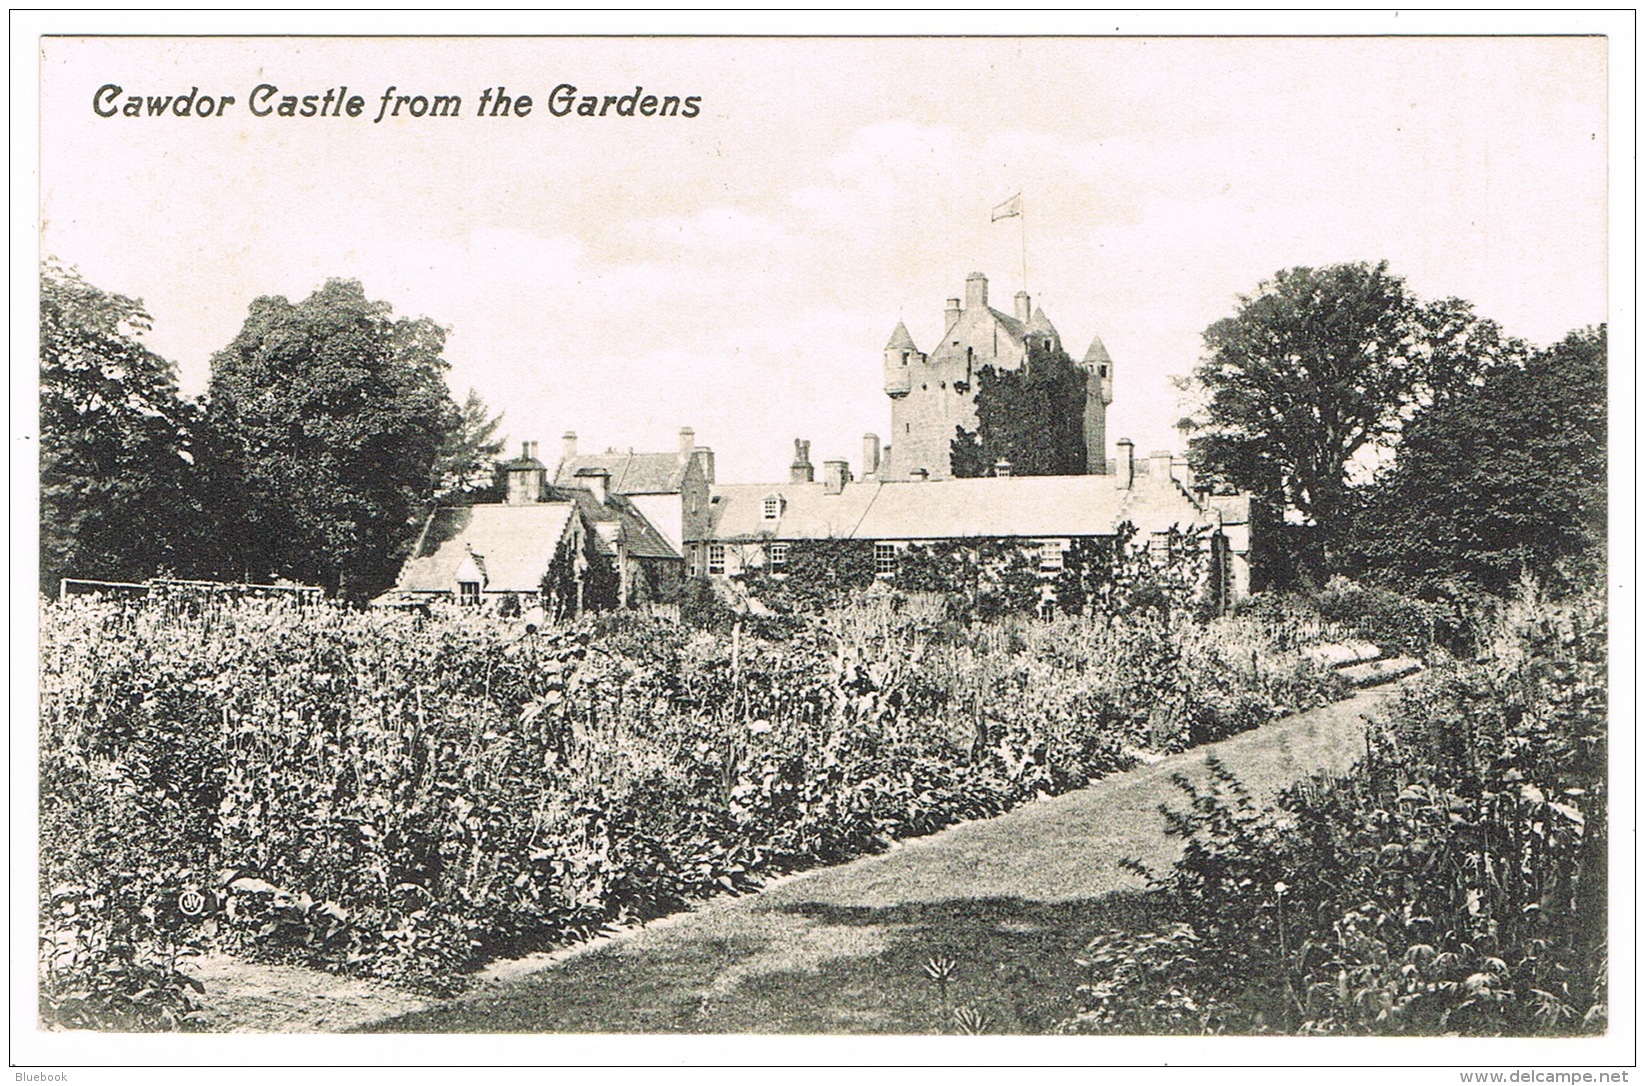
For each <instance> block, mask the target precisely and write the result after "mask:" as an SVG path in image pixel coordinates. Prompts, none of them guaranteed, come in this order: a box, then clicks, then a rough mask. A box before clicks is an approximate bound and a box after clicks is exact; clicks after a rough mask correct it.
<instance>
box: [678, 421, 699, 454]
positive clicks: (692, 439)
mask: <svg viewBox="0 0 1645 1086" xmlns="http://www.w3.org/2000/svg"><path fill="white" fill-rule="evenodd" d="M696 445H697V431H695V430H693V429H692V428H691V427H689V426H682V427H680V454H681V455H682V456H689V455H690V454H691V450H692V449H694V448H696Z"/></svg>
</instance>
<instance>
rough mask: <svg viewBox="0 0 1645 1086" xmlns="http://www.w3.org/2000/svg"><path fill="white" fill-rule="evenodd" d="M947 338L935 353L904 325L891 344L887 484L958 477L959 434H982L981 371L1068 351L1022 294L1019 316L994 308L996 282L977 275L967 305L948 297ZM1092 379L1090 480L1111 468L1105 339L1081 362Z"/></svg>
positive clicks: (1110, 375) (1110, 371)
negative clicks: (991, 285) (954, 446)
mask: <svg viewBox="0 0 1645 1086" xmlns="http://www.w3.org/2000/svg"><path fill="white" fill-rule="evenodd" d="M942 327H943V333H942V339H941V341H940V342H939V343H938V344H937V347H936V349H935V350H933V351H932V352H931V353H930V354H929V355H927V354H925V353H924V352H922V351H921V350H920V349H919V348H918V347H916V346H915V345H914V338H913V336H911V335H909V333H908V327H907V326H906V325H905V324H903V322H901V321H898V322H897V327H896V330H895V331H893V332H892V333H891V341H890V342H889V343H887V344H886V345H885V394H886V395H887V396H889V397H890V398H891V441H890V444H889V446H888V447H887V448H886V450H885V457H884V461H883V463H882V464H881V465H880V468H879V474H880V476H881V478H884V479H906V478H909V477H910V476H913V475H916V474H920V473H923V475H922V477H923V478H929V479H947V478H951V477H952V476H953V474H954V473H953V467H952V460H951V455H950V448H951V443H952V442H953V440H954V434H955V429H956V428H957V427H963V428H964V429H966V430H973V431H974V430H976V428H977V390H976V384H977V371H978V370H980V369H982V367H984V366H993V367H994V368H995V369H1000V370H1015V369H1021V368H1022V366H1023V364H1024V363H1026V362H1027V361H1028V359H1029V355H1030V352H1032V351H1060V350H1062V337H1061V336H1059V335H1058V334H1057V329H1056V328H1055V327H1054V326H1053V325H1052V324H1051V322H1050V320H1048V319H1047V318H1046V316H1045V311H1044V310H1042V309H1036V308H1033V307H1032V303H1031V301H1030V299H1029V297H1028V294H1027V292H1026V291H1018V292H1017V295H1016V297H1015V298H1014V299H1013V305H1012V313H1011V314H1010V315H1007V314H1005V313H1001V312H1000V311H999V310H997V309H993V308H990V307H989V305H988V277H987V276H985V275H983V274H982V273H981V272H972V273H971V274H970V275H969V276H967V277H966V280H965V301H964V305H963V306H962V305H961V303H960V299H958V298H950V299H948V304H947V306H946V307H945V308H944V309H943V314H942ZM1079 365H1080V367H1081V368H1082V369H1083V370H1085V373H1086V386H1085V387H1086V393H1085V454H1086V463H1087V464H1088V465H1089V466H1088V467H1087V468H1086V472H1087V474H1090V475H1103V474H1106V473H1107V470H1108V405H1109V404H1111V403H1113V402H1114V361H1113V359H1112V358H1110V357H1109V355H1108V349H1107V348H1106V347H1104V346H1103V343H1102V339H1101V337H1098V336H1093V337H1092V339H1091V346H1090V347H1089V348H1088V349H1087V350H1086V352H1085V356H1084V358H1083V359H1082V360H1081V361H1080V363H1079Z"/></svg>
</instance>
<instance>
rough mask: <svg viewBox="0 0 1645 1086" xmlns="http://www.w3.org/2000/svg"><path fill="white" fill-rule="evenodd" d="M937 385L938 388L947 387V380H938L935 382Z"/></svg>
mask: <svg viewBox="0 0 1645 1086" xmlns="http://www.w3.org/2000/svg"><path fill="white" fill-rule="evenodd" d="M937 387H938V388H947V387H948V382H947V381H938V382H937Z"/></svg>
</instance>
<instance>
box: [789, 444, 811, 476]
mask: <svg viewBox="0 0 1645 1086" xmlns="http://www.w3.org/2000/svg"><path fill="white" fill-rule="evenodd" d="M815 478H816V474H815V472H814V470H813V469H812V467H811V442H809V441H802V440H800V439H799V438H795V439H794V462H793V463H792V464H789V465H788V481H789V482H791V483H809V482H811V481H813V480H814V479H815Z"/></svg>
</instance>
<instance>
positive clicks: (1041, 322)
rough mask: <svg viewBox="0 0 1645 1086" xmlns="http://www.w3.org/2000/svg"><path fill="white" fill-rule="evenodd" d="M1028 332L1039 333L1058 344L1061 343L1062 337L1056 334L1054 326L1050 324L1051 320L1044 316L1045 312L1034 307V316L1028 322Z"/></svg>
mask: <svg viewBox="0 0 1645 1086" xmlns="http://www.w3.org/2000/svg"><path fill="white" fill-rule="evenodd" d="M1028 330H1029V331H1030V332H1041V333H1043V334H1045V335H1048V336H1050V337H1051V338H1052V339H1054V340H1057V341H1058V342H1061V341H1062V337H1061V336H1060V335H1058V334H1057V329H1056V326H1055V325H1053V324H1052V323H1051V319H1050V318H1049V317H1047V316H1046V315H1045V310H1043V309H1041V308H1040V307H1039V306H1035V307H1034V315H1033V316H1032V317H1031V318H1029V320H1028Z"/></svg>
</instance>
